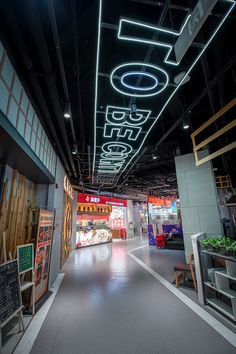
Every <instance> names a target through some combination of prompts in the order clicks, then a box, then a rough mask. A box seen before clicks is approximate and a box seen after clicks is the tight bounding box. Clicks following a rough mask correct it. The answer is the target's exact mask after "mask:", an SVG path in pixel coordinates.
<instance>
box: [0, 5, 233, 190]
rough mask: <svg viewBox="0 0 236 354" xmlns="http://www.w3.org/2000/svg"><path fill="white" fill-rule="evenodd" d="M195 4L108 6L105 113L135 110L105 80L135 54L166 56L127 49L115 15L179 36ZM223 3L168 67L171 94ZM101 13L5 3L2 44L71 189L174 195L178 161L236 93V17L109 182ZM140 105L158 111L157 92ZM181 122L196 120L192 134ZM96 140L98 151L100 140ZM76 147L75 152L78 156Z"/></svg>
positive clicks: (228, 157) (228, 162)
mask: <svg viewBox="0 0 236 354" xmlns="http://www.w3.org/2000/svg"><path fill="white" fill-rule="evenodd" d="M196 3H197V1H155V0H116V1H108V0H103V18H102V21H103V28H102V31H101V49H100V67H99V69H100V70H99V72H100V75H99V80H100V79H101V80H100V81H99V92H98V108H99V110H101V111H103V112H104V110H105V108H106V105H107V104H109V105H114V106H121V105H122V106H125V107H129V105H130V103H132V102H131V101H130V97H127V96H124V95H121V96H120V97H119V98H117V95H116V94H115V92H114V90H112V87H111V85H108V83H107V82H108V81H109V80H108V78H107V77H106V76H105V74H109V73H110V72H111V71H112V69H113V68H114V67H115V66H117V65H119V64H121V63H124V62H131V61H134V59H136V58H137V59H136V61H137V60H140V61H145V60H146V62H147V63H153V62H155V63H157V62H158V60H159V59H160V56H161V55H162V53H161V54H159V52H158V50H157V49H156V48H154V49H153V48H152V46H151V45H145V46H139V45H134V44H133V43H131V44H130V43H129V45H127V44H126V46H124V45H121V43H120V42H119V41H117V40H115V37H116V33H117V29H118V23H119V19H120V18H132V19H135V20H141V21H143V22H145V23H149V24H153V25H155V26H157V25H158V26H164V27H167V28H171V29H176V30H177V29H179V28H180V27H181V24H182V23H183V20H184V18H185V17H186V16H187V14H188V13H190V12H191V11H192V10H193V8H194V7H195V5H196ZM218 3H219V4H218V7H216V8H214V9H213V11H212V12H211V14H210V16H209V19H208V22H206V24H205V25H204V26H203V28H202V31H200V32H199V34H198V36H197V37H196V38H195V41H194V44H193V45H192V47H191V51H190V53H189V54H188V56H187V57H186V58H185V59H184V61H183V63H182V64H181V66H179V67H178V68H176V67H172V68H171V70H170V81H169V87H170V89H171V88H174V87H175V86H176V84H175V83H174V81H173V78H174V76H176V75H177V74H178V73H179V72H181V71H186V70H187V69H188V67H189V64H190V63H191V61H192V60H193V58H194V55H195V53H199V52H200V50H201V48H202V46H203V43H205V42H206V38H208V36H209V33H211V31H212V30H213V29H214V26H215V24H216V23H218V22H219V21H220V20H222V18H223V13H224V11H223V10H224V4H223V3H225V1H218ZM222 4H223V5H222ZM98 14H99V1H93V0H90V1H84V0H57V1H55V0H54V1H53V0H41V1H38V0H20V1H16V0H8V1H3V0H2V1H0V39H1V40H2V42H3V44H4V46H5V47H6V49H7V51H8V53H9V55H10V57H11V60H12V62H13V64H14V66H15V68H16V70H17V71H18V74H19V76H20V78H21V80H22V82H23V83H24V86H25V89H26V90H27V92H28V95H29V97H30V98H31V100H32V103H33V105H34V107H35V109H36V111H37V112H38V115H39V117H40V119H41V121H42V124H43V125H44V127H45V130H46V131H47V133H48V135H49V138H50V140H51V142H52V143H53V145H54V147H55V150H56V151H57V153H58V155H59V156H60V159H61V161H62V163H63V165H64V167H65V169H66V171H67V173H68V175H69V176H70V179H71V182H72V183H73V184H74V185H76V186H78V188H79V189H83V188H84V189H85V190H86V189H91V190H98V191H100V192H102V191H108V192H112V193H133V192H134V193H135V192H138V191H141V192H143V193H145V194H157V195H172V194H175V193H176V188H177V187H176V177H175V165H174V157H175V156H177V155H179V154H185V153H190V152H192V151H193V148H192V143H191V138H190V134H191V133H192V132H193V131H194V130H195V129H196V128H198V127H199V126H200V125H201V124H202V123H203V122H204V121H206V120H207V119H208V118H210V117H211V116H212V115H213V114H214V113H215V112H217V111H218V110H219V109H220V108H221V107H223V106H224V105H225V104H226V103H228V102H229V101H230V100H231V99H232V98H233V97H235V95H236V71H235V69H236V63H235V62H236V50H235V49H236V44H235V39H234V36H235V29H236V11H235V10H233V12H232V13H231V14H230V15H229V17H228V18H227V20H226V21H225V23H224V24H223V26H222V27H221V29H220V30H219V32H218V33H217V34H216V36H215V38H214V39H213V41H212V43H211V44H210V45H209V47H208V48H207V49H206V51H205V52H204V54H203V55H202V57H201V58H200V60H199V61H198V63H197V64H196V66H195V67H194V68H193V70H192V71H191V73H190V81H189V82H187V83H186V84H185V85H183V86H181V87H180V88H179V90H178V91H177V93H176V94H175V96H174V97H173V98H172V100H171V101H170V102H169V103H168V105H167V107H166V109H165V110H164V111H163V114H162V115H161V117H160V119H159V120H158V121H157V122H156V124H155V125H154V127H153V129H152V130H151V132H150V134H149V136H148V137H147V139H146V141H145V143H144V145H143V147H142V149H141V150H140V151H139V152H138V153H137V155H136V156H135V158H134V159H133V161H132V162H131V163H130V165H129V166H128V167H127V169H126V170H125V171H124V172H123V173H121V174H119V178H118V179H116V180H115V182H114V183H113V184H107V185H106V183H101V182H96V179H95V180H94V181H93V180H92V170H93V158H94V96H95V83H96V82H95V78H96V54H97V33H98V30H97V28H98ZM168 89H169V88H168ZM66 102H69V103H70V107H71V113H72V119H68V120H66V119H65V118H64V116H63V112H64V107H65V104H66ZM135 104H136V105H137V109H139V108H140V107H141V105H142V107H141V108H143V109H151V110H152V112H155V113H158V110H159V108H160V100H158V99H156V96H154V98H153V97H152V98H151V99H150V98H148V99H147V101H145V104H143V101H142V100H140V99H139V98H138V99H136V100H135ZM156 115H157V114H156ZM184 119H188V121H189V123H190V129H189V130H184V129H183V128H182V121H183V120H184ZM98 123H99V124H100V122H99V121H98ZM99 124H98V125H99ZM101 128H103V127H101ZM217 128H219V127H217ZM97 139H98V140H97V145H98V146H100V145H101V144H102V141H99V139H101V138H100V137H99V134H97ZM225 139H230V137H227V138H224V137H222V139H221V140H220V141H218V142H217V144H218V145H219V146H223V145H224V144H226V141H225ZM75 144H76V147H77V154H75V155H73V154H72V150H73V147H74V145H75ZM211 148H214V147H211ZM98 153H99V151H98ZM234 154H235V151H231V152H230V153H228V154H225V155H224V156H223V157H220V158H217V159H215V160H214V167H215V168H218V170H219V171H220V172H219V173H221V174H225V173H226V172H227V170H228V169H230V170H231V172H232V171H233V170H234V169H235V163H234V161H235V159H234ZM153 157H155V158H153ZM96 161H97V160H96ZM234 171H235V170H234Z"/></svg>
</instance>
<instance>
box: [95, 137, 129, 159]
mask: <svg viewBox="0 0 236 354" xmlns="http://www.w3.org/2000/svg"><path fill="white" fill-rule="evenodd" d="M106 146H107V147H108V150H105V147H106ZM110 146H114V147H115V148H117V147H121V148H125V151H112V150H111V148H110ZM102 151H103V152H105V153H112V154H114V156H122V157H124V156H125V155H126V156H125V157H127V156H128V155H129V154H130V153H131V152H132V151H133V148H132V146H131V145H129V144H127V143H123V142H117V141H109V142H107V143H105V144H103V145H102ZM127 151H128V152H127Z"/></svg>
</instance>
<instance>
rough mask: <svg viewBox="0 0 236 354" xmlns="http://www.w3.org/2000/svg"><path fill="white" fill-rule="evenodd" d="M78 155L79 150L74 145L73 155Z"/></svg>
mask: <svg viewBox="0 0 236 354" xmlns="http://www.w3.org/2000/svg"><path fill="white" fill-rule="evenodd" d="M77 153H78V148H77V145H76V144H74V145H73V149H72V154H73V155H77Z"/></svg>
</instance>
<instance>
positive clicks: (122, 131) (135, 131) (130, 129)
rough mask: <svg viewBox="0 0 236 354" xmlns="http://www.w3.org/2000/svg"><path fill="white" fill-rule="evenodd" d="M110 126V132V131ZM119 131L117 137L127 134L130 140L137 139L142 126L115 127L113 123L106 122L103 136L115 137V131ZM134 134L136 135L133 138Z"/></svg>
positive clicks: (123, 136)
mask: <svg viewBox="0 0 236 354" xmlns="http://www.w3.org/2000/svg"><path fill="white" fill-rule="evenodd" d="M109 127H110V129H111V130H110V132H109V131H108V129H109ZM114 131H117V134H116V136H117V138H125V137H126V136H127V139H128V140H132V141H136V140H137V138H138V136H139V134H140V132H141V131H142V128H140V127H132V126H129V125H120V127H116V126H115V127H113V125H112V124H105V128H104V133H103V137H104V138H114V136H113V133H114ZM132 135H133V136H134V137H133V138H132Z"/></svg>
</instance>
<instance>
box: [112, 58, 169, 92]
mask: <svg viewBox="0 0 236 354" xmlns="http://www.w3.org/2000/svg"><path fill="white" fill-rule="evenodd" d="M137 65H141V66H145V67H148V68H152V69H155V70H157V71H160V72H161V73H162V74H164V76H165V77H166V82H165V84H164V85H163V86H162V87H160V89H159V90H158V91H156V92H154V93H146V94H139V93H127V92H125V91H122V90H120V89H118V88H117V87H116V85H115V83H114V80H113V76H114V75H116V74H115V72H116V71H117V70H119V69H120V68H125V67H130V66H137ZM141 73H142V72H140V74H141ZM115 80H117V79H115ZM110 83H111V85H112V86H113V88H114V89H115V90H116V91H118V92H120V93H121V94H122V95H126V96H131V97H151V96H155V95H159V94H160V93H161V92H162V91H164V90H165V88H166V86H167V85H168V83H169V75H168V74H167V72H166V71H165V70H164V69H162V68H160V67H159V66H156V65H153V64H147V63H139V62H138V63H134V62H132V63H126V64H121V65H118V66H117V67H115V69H113V71H112V73H111V76H110Z"/></svg>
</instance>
